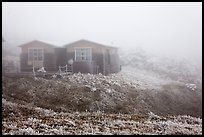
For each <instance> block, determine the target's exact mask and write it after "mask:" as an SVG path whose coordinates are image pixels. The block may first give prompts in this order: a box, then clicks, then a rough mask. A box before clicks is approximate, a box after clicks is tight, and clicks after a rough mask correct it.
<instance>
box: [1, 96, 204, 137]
mask: <svg viewBox="0 0 204 137" xmlns="http://www.w3.org/2000/svg"><path fill="white" fill-rule="evenodd" d="M2 102H3V107H2V111H3V119H2V124H3V125H2V132H3V135H77V134H78V135H109V134H110V135H114V134H115V135H122V134H125V135H128V134H130V135H147V134H151V135H157V134H158V135H178V134H179V135H183V134H187V135H201V134H202V119H200V118H195V117H191V116H187V115H182V116H181V115H179V116H168V117H160V116H157V115H155V114H153V113H152V112H150V113H149V114H148V115H134V114H106V113H101V112H94V113H89V112H81V113H79V112H73V113H64V112H60V113H58V112H54V111H52V110H48V109H42V108H39V107H31V106H28V105H19V104H16V103H11V102H9V101H7V100H5V99H3V100H2Z"/></svg>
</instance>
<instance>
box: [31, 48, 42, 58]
mask: <svg viewBox="0 0 204 137" xmlns="http://www.w3.org/2000/svg"><path fill="white" fill-rule="evenodd" d="M28 60H29V61H43V49H28Z"/></svg>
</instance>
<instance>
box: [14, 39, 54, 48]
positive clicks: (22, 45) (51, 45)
mask: <svg viewBox="0 0 204 137" xmlns="http://www.w3.org/2000/svg"><path fill="white" fill-rule="evenodd" d="M32 42H40V43H44V44H46V45H48V46H50V47H53V48H55V47H57V46H55V45H53V44H50V43H48V42H44V41H40V40H32V41H30V42H26V43H24V44H21V45H19V46H18V47H24V46H26V45H28V44H29V43H32Z"/></svg>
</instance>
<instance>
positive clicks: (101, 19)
mask: <svg viewBox="0 0 204 137" xmlns="http://www.w3.org/2000/svg"><path fill="white" fill-rule="evenodd" d="M2 29H3V30H2V37H3V38H4V39H5V40H6V41H7V42H11V43H13V44H14V45H16V46H17V45H19V44H22V43H25V42H29V41H32V40H35V39H37V40H44V41H50V43H53V44H55V43H58V44H57V45H63V44H67V43H70V42H73V41H76V40H79V39H88V40H91V41H95V42H98V43H102V44H107V45H111V46H116V47H119V48H126V49H127V48H130V49H131V48H132V47H141V48H143V49H145V50H147V51H148V52H151V53H153V54H158V55H162V56H170V57H174V58H187V59H188V60H190V61H193V62H196V63H197V64H198V65H200V66H201V64H202V3H201V2H194V3H193V2H186V3H185V2H182V3H178V2H177V3H173V2H171V3H166V2H165V3H150V2H147V3H100V2H97V3H71V2H69V3H68V2H67V3H61V2H60V3H56V2H55V3H51V2H50V3H41V2H40V3H31V2H29V3H26V2H23V3H19V2H18V3H15V2H3V3H2Z"/></svg>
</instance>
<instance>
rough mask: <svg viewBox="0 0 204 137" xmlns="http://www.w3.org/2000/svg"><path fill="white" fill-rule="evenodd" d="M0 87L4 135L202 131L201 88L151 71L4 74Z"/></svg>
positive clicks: (128, 69)
mask: <svg viewBox="0 0 204 137" xmlns="http://www.w3.org/2000/svg"><path fill="white" fill-rule="evenodd" d="M2 91H3V92H2V98H3V106H2V111H3V118H2V119H3V121H2V122H3V129H2V132H3V134H202V119H201V118H202V86H199V85H195V84H193V86H192V83H184V82H181V81H175V80H172V79H167V78H165V77H161V76H160V75H158V74H156V73H154V72H148V73H147V72H145V71H142V70H133V68H131V69H130V68H123V70H122V71H121V72H120V73H117V74H111V75H108V76H104V75H101V74H97V75H92V74H81V73H76V74H72V75H66V76H63V77H47V78H42V77H37V78H33V77H7V76H3V77H2ZM157 115H158V116H157Z"/></svg>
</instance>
